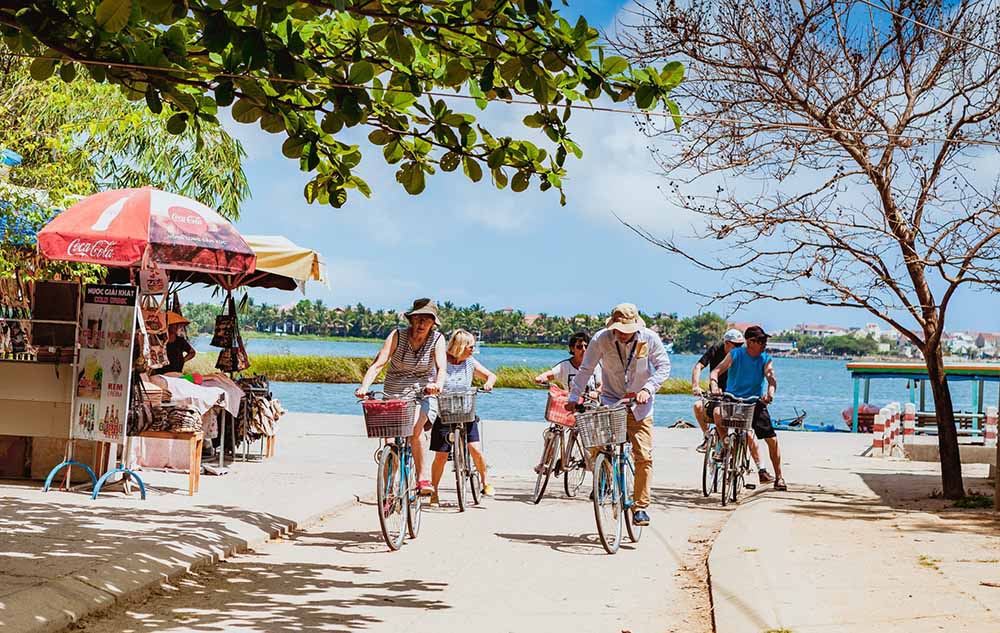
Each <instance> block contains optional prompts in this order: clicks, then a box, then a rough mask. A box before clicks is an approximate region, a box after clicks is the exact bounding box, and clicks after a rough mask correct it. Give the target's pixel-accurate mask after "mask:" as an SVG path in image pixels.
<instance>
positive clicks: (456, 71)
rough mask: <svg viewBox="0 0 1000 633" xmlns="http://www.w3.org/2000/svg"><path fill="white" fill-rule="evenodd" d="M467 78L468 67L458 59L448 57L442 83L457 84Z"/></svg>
mask: <svg viewBox="0 0 1000 633" xmlns="http://www.w3.org/2000/svg"><path fill="white" fill-rule="evenodd" d="M468 78H469V69H467V68H466V67H465V66H463V65H462V61H461V60H458V59H449V60H448V63H447V64H446V65H445V67H444V83H445V85H448V86H459V85H461V84H462V83H463V82H464V81H465V80H466V79H468Z"/></svg>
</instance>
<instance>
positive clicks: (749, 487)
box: [743, 484, 757, 490]
mask: <svg viewBox="0 0 1000 633" xmlns="http://www.w3.org/2000/svg"><path fill="white" fill-rule="evenodd" d="M743 487H744V488H746V489H747V490H756V489H757V484H743Z"/></svg>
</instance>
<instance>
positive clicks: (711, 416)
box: [705, 400, 719, 423]
mask: <svg viewBox="0 0 1000 633" xmlns="http://www.w3.org/2000/svg"><path fill="white" fill-rule="evenodd" d="M718 403H719V401H718V400H706V401H705V418H706V419H707V420H708V421H710V422H713V423H714V422H715V405H717V404H718Z"/></svg>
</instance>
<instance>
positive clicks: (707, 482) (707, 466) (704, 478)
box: [701, 429, 719, 497]
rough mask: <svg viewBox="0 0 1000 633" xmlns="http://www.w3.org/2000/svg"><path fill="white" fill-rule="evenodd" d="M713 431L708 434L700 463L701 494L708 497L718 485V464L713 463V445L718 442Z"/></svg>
mask: <svg viewBox="0 0 1000 633" xmlns="http://www.w3.org/2000/svg"><path fill="white" fill-rule="evenodd" d="M718 441H719V440H718V436H716V434H715V430H714V429H713V430H711V431H709V432H708V440H707V442H708V446H707V448H706V449H705V458H704V459H703V460H702V463H701V494H703V495H704V496H706V497H707V496H709V495H710V494H712V493H713V492H715V489H716V488H717V487H718V485H719V481H718V479H719V470H718V465H719V463H718V462H717V461H715V459H714V455H715V444H716V442H718Z"/></svg>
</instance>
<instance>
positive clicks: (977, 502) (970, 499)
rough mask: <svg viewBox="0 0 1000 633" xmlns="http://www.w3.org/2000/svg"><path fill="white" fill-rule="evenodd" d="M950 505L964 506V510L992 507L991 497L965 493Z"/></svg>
mask: <svg viewBox="0 0 1000 633" xmlns="http://www.w3.org/2000/svg"><path fill="white" fill-rule="evenodd" d="M952 505H953V506H954V507H956V508H964V509H966V510H980V509H983V508H992V507H993V497H988V496H986V495H978V494H971V495H965V496H964V497H962V498H961V499H959V500H958V501H956V502H955V503H954V504H952Z"/></svg>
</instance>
